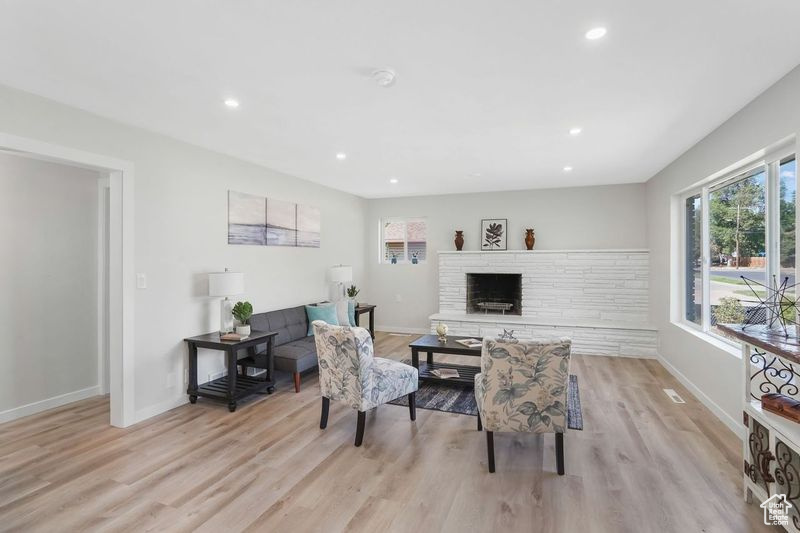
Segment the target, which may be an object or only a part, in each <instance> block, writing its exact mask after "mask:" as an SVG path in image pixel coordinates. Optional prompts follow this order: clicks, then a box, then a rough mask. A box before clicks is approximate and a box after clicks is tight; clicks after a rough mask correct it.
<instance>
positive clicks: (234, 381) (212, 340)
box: [184, 331, 277, 412]
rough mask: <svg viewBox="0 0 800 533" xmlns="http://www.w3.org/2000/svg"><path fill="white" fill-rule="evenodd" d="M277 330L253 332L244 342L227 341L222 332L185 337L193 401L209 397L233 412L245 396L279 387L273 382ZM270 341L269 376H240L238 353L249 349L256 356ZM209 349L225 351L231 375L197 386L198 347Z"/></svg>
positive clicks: (268, 356)
mask: <svg viewBox="0 0 800 533" xmlns="http://www.w3.org/2000/svg"><path fill="white" fill-rule="evenodd" d="M276 335H277V333H274V332H268V331H251V332H250V336H249V337H247V338H246V339H245V340H243V341H223V340H220V338H219V333H207V334H205V335H198V336H197V337H189V338H188V339H184V341H186V344H188V345H189V387H188V389H187V390H186V393H187V394H188V395H189V401H190V402H192V403H196V402H197V397H198V396H202V397H203V398H209V399H211V400H217V401H221V402H227V403H228V409H229V410H230V411H231V412H234V411H235V410H236V402H237V400H240V399H241V398H243V397H245V396H249V395H251V394H255V393H257V392H263V391H265V390H266V391H267V394H272V392H273V391H274V390H275V382H274V381H273V364H274V363H273V358H272V348H273V346H274V344H275V336H276ZM264 343H266V344H267V354H266V355H267V361H268V364H267V377H266V379H263V380H262V379H256V378H254V377H251V376H247V375H239V370H238V368H237V363H236V362H237V355H238V353H239V351H240V350H248V351H249V352H250V354H251V356H252V355H254V354H255V348H256V346H257V345H259V344H264ZM198 348H206V349H209V350H219V351H222V352H225V354H226V359H227V365H228V375H227V376H223V377H221V378H219V379H215V380H213V381H209V382H208V383H203V384H202V385H199V386H198V385H197V349H198Z"/></svg>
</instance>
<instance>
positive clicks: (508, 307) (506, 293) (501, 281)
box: [467, 273, 522, 315]
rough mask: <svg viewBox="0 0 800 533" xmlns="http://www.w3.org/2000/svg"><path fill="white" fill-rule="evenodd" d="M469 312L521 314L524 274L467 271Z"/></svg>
mask: <svg viewBox="0 0 800 533" xmlns="http://www.w3.org/2000/svg"><path fill="white" fill-rule="evenodd" d="M467 313H481V314H495V315H521V314H522V274H490V273H467Z"/></svg>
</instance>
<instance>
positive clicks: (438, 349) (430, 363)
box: [408, 335, 481, 387]
mask: <svg viewBox="0 0 800 533" xmlns="http://www.w3.org/2000/svg"><path fill="white" fill-rule="evenodd" d="M475 338H477V337H457V336H454V335H448V337H447V342H439V337H438V336H437V335H423V336H422V337H420V338H418V339H417V340H415V341H414V342H412V343H411V344H409V345H408V347H409V348H411V364H412V365H413V366H414V368H416V369H417V370H419V379H420V380H421V381H440V382H448V383H457V384H459V385H468V386H470V387H472V386H474V385H475V374H479V373H480V371H481V368H480V364H479V365H478V366H471V365H457V364H455V363H437V362H434V360H433V354H435V353H441V354H450V355H469V356H472V357H477V358H478V360H479V362H480V356H481V347H480V346H478V347H476V348H467V347H466V346H464V345H463V344H460V343H458V342H456V341H458V340H460V339H475ZM420 352H424V353H426V354H427V355H428V357H427V361H426V362H425V363H422V364H420V362H419V353H420ZM437 368H438V369H441V368H455V369H456V370H458V374H459V376H458V377H457V378H450V379H442V378H440V377H437V376H435V375H433V374H431V370H434V369H437Z"/></svg>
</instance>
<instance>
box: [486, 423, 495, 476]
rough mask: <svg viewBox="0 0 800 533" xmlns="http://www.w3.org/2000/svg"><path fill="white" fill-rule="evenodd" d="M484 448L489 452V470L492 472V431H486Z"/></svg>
mask: <svg viewBox="0 0 800 533" xmlns="http://www.w3.org/2000/svg"><path fill="white" fill-rule="evenodd" d="M486 450H487V452H488V453H489V472H492V473H494V433H492V432H491V431H487V432H486Z"/></svg>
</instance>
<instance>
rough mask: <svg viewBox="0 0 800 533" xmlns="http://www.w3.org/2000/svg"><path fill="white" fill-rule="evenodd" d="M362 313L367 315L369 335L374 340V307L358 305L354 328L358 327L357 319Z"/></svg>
mask: <svg viewBox="0 0 800 533" xmlns="http://www.w3.org/2000/svg"><path fill="white" fill-rule="evenodd" d="M364 313H369V334H370V335H372V338H373V339H374V338H375V306H374V305H372V304H359V305H358V307H356V326H358V325H359V320H358V317H359V315H362V314H364Z"/></svg>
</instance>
